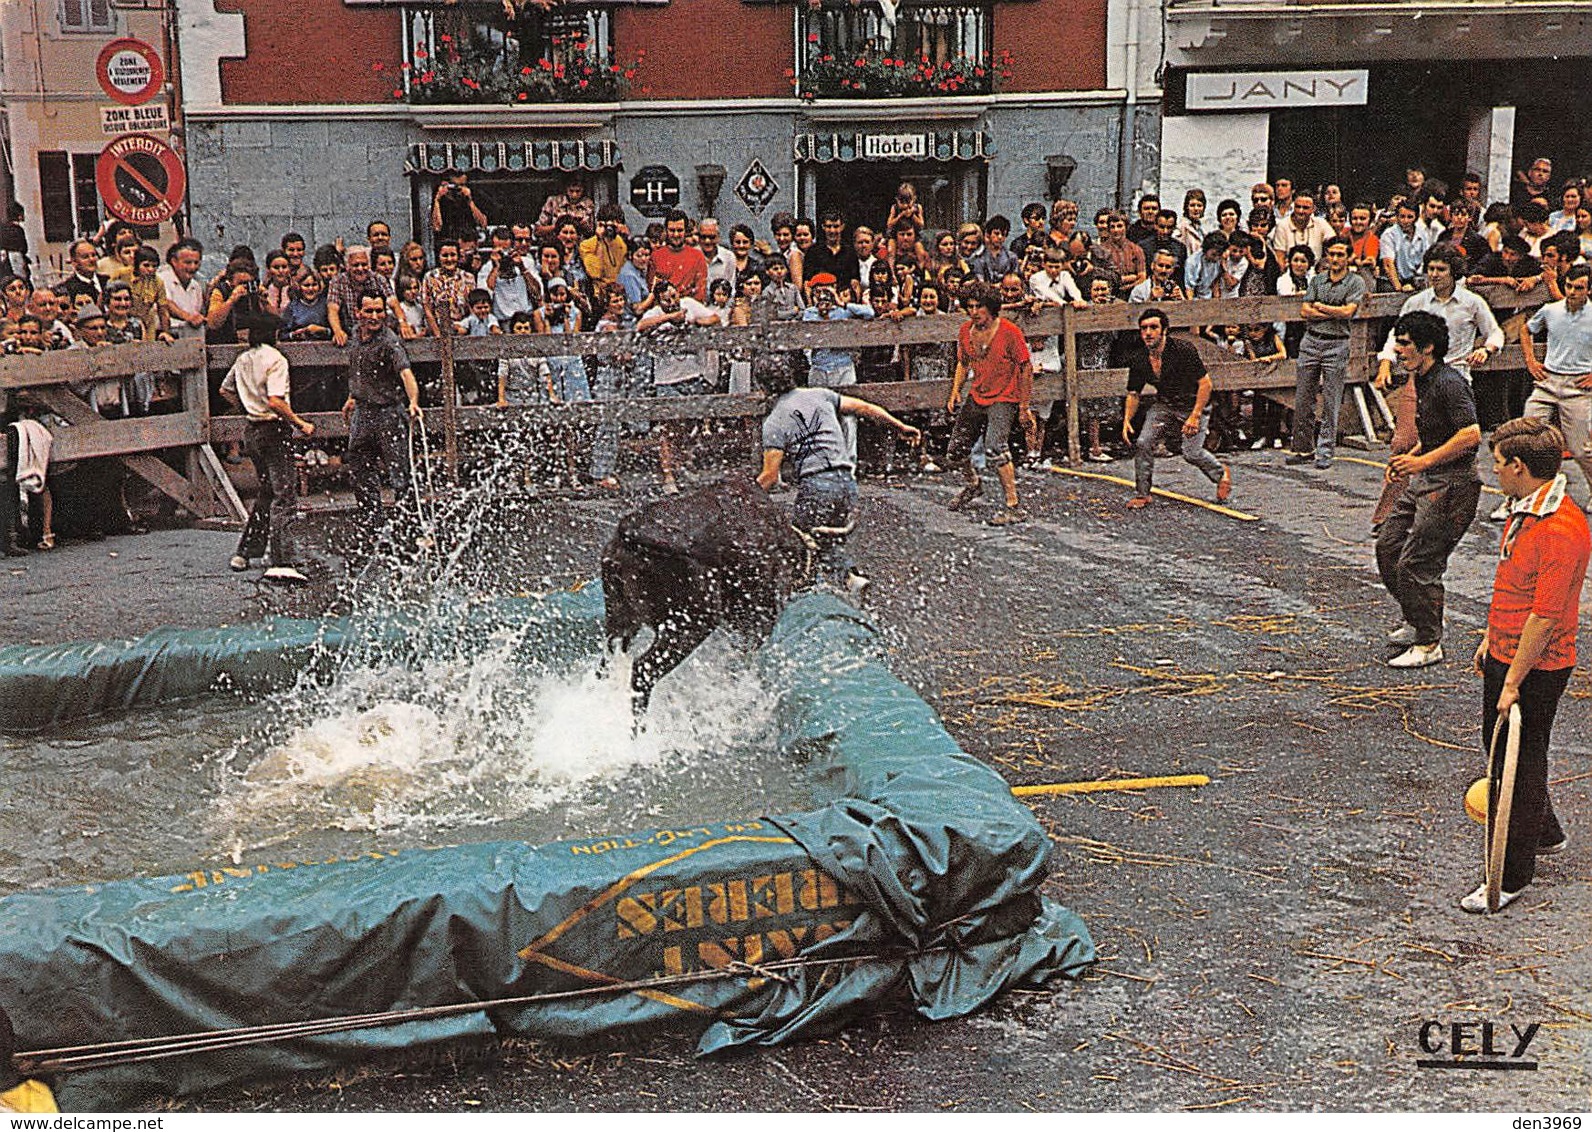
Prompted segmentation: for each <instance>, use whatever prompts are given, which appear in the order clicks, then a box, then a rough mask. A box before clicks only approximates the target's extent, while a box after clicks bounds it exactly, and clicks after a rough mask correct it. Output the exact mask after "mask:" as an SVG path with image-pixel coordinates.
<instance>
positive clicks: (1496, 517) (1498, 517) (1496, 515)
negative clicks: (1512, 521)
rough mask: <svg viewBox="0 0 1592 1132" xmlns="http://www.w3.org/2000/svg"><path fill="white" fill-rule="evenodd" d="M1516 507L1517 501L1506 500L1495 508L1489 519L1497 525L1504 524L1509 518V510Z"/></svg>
mask: <svg viewBox="0 0 1592 1132" xmlns="http://www.w3.org/2000/svg"><path fill="white" fill-rule="evenodd" d="M1514 505H1515V501H1514V500H1513V499H1505V500H1504V501H1503V502H1502V503H1500V504H1499V505H1498V506H1497V507H1495V508H1493V513H1492V514H1491V515H1488V516H1487V517H1488V518H1489V519H1491V520H1492V521H1493V522H1495V523H1502V522H1503V521H1504V520H1505V519H1507V518H1509V509H1510V508H1511V507H1513V506H1514Z"/></svg>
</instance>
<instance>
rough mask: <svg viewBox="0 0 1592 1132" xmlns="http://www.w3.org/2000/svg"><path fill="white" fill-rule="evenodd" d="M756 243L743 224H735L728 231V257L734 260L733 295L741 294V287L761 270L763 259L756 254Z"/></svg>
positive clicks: (749, 229) (750, 230)
mask: <svg viewBox="0 0 1592 1132" xmlns="http://www.w3.org/2000/svg"><path fill="white" fill-rule="evenodd" d="M756 242H757V240H756V237H754V236H753V235H752V229H751V228H749V227H747V226H746V225H745V224H737V225H735V226H734V227H733V228H731V229H730V255H731V256H732V257H734V260H735V293H736V294H737V295H739V294H740V293H741V287H742V286H743V285H744V284H745V283H746V281H747V279H749V278H750V277H751V276H752V274H753V273H754V272H760V271H762V269H763V257H762V256H760V255H758V254H757V251H756V249H755V248H754V247H753V245H754V244H755V243H756Z"/></svg>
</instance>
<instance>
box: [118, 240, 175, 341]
mask: <svg viewBox="0 0 1592 1132" xmlns="http://www.w3.org/2000/svg"><path fill="white" fill-rule="evenodd" d="M159 271H160V253H159V252H157V251H156V250H155V249H154V248H149V247H140V248H139V249H138V250H137V251H136V252H134V253H133V278H132V280H131V281H130V282H129V283H128V287H129V288H130V289H131V290H132V293H133V310H132V316H133V317H134V318H136V319H137V320H138V322H139V325H140V326H142V327H143V328H144V334H145V336H146V337H145V341H154V340H155V339H157V338H158V339H159V340H160V341H162V342H171V341H173V340H174V339H173V338H172V336H171V308H170V306H169V305H168V301H167V299H166V284H165V283H164V282H162V281H161V279H160V278H159V276H158V275H157V272H159Z"/></svg>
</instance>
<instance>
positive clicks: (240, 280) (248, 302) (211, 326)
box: [205, 259, 263, 346]
mask: <svg viewBox="0 0 1592 1132" xmlns="http://www.w3.org/2000/svg"><path fill="white" fill-rule="evenodd" d="M259 291H260V283H259V280H257V279H256V278H255V268H254V264H252V263H250V262H249V261H248V260H246V259H235V260H233V261H232V262H231V263H229V264H227V270H226V271H225V273H223V275H222V277H221V281H220V282H219V283H217V284H216V285H215V287H214V288H212V289H211V291H210V302H209V304H208V305H207V306H206V308H205V343H206V344H207V345H211V346H231V345H235V344H236V343H237V341H238V317H239V316H240V315H250V314H255V313H257V312H258V311H260V310H262V309H263V308H262V306H261V305H260V294H259Z"/></svg>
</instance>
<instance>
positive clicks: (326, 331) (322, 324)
mask: <svg viewBox="0 0 1592 1132" xmlns="http://www.w3.org/2000/svg"><path fill="white" fill-rule="evenodd" d="M331 337H332V320H331V318H330V317H329V316H328V315H327V313H326V285H325V283H323V282H322V281H321V277H320V276H319V275H316V274H314V273H311V274H308V275H305V276H304V277H303V278H302V279H300V280H299V281H298V287H297V288H296V289H295V290H294V291H293V293H292V296H291V297H290V298H289V299H288V303H287V306H286V308H284V310H283V311H282V330H281V333H280V335H279V338H280V339H281V340H282V341H284V342H321V341H330V340H331Z"/></svg>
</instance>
